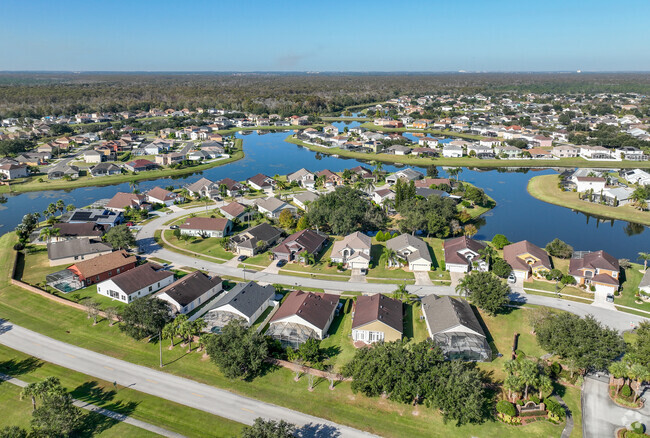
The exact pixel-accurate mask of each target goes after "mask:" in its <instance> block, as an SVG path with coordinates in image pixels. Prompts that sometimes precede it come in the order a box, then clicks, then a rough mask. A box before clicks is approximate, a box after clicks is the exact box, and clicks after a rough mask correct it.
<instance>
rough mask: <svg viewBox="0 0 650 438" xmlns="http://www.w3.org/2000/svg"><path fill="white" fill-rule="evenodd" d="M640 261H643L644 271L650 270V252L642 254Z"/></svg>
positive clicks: (640, 254)
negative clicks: (649, 264)
mask: <svg viewBox="0 0 650 438" xmlns="http://www.w3.org/2000/svg"><path fill="white" fill-rule="evenodd" d="M639 260H643V271H644V272H645V271H647V270H648V260H650V252H640V253H639Z"/></svg>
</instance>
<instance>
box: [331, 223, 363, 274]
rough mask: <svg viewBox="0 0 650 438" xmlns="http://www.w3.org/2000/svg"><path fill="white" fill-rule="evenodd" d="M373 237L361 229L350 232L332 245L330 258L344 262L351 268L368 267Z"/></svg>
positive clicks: (335, 261) (336, 261)
mask: <svg viewBox="0 0 650 438" xmlns="http://www.w3.org/2000/svg"><path fill="white" fill-rule="evenodd" d="M371 246H372V239H371V238H370V236H367V235H365V234H363V233H361V232H359V231H357V232H354V233H352V234H348V235H347V236H345V237H344V238H343V240H337V241H335V242H334V244H333V245H332V254H331V256H330V258H331V259H332V261H333V262H334V263H343V264H345V265H347V266H348V267H349V268H350V269H368V267H369V265H370V248H371Z"/></svg>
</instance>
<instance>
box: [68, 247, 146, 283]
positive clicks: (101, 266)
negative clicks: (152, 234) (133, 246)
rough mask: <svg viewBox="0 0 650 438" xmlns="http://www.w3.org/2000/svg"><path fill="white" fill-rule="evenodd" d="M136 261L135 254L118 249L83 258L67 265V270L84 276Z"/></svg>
mask: <svg viewBox="0 0 650 438" xmlns="http://www.w3.org/2000/svg"><path fill="white" fill-rule="evenodd" d="M136 261H137V259H136V257H135V256H132V255H129V254H128V253H127V252H126V251H124V250H120V251H115V252H112V253H110V254H104V255H100V256H97V257H94V258H92V259H90V260H84V261H81V262H78V263H75V264H74V265H72V266H70V267H68V269H69V270H71V271H73V272H77V273H79V274H80V275H81V276H83V277H84V278H89V277H92V276H93V275H99V274H102V273H104V272H107V271H112V270H113V269H117V268H121V267H123V266H126V265H129V264H131V263H133V264H135V262H136Z"/></svg>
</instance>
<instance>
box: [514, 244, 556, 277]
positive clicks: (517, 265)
mask: <svg viewBox="0 0 650 438" xmlns="http://www.w3.org/2000/svg"><path fill="white" fill-rule="evenodd" d="M526 253H528V254H531V255H532V256H534V257H536V258H537V259H538V261H536V262H535V263H533V264H532V265H529V264H528V263H526V261H525V260H523V259H521V258H519V257H518V256H519V255H521V254H526ZM503 259H504V260H505V261H506V262H508V264H509V265H510V266H511V267H512V269H515V270H519V271H530V270H531V268H533V267H538V266H543V267H545V268H546V269H548V270H549V271H550V270H551V260H550V259H549V257H548V254H546V251H544V250H543V249H542V248H540V247H539V246H537V245H534V244H532V243H530V242H529V241H527V240H522V241H520V242H517V243H511V244H510V245H506V246H505V247H504V248H503Z"/></svg>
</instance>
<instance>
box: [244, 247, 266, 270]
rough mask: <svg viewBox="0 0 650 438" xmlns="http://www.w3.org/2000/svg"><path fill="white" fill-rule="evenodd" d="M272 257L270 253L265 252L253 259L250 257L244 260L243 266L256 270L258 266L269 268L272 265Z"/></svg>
mask: <svg viewBox="0 0 650 438" xmlns="http://www.w3.org/2000/svg"><path fill="white" fill-rule="evenodd" d="M271 261H272V260H271V257H270V252H268V251H267V252H263V253H260V254H256V255H254V256H253V257H249V258H247V259H246V260H244V261H243V262H242V263H241V264H242V265H244V266H245V267H246V268H253V269H254V268H255V267H256V266H264V267H267V266H268V265H270V264H271ZM250 265H255V266H250Z"/></svg>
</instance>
